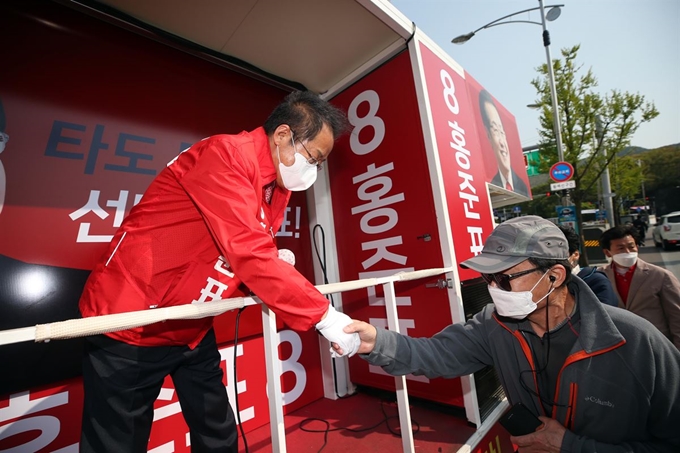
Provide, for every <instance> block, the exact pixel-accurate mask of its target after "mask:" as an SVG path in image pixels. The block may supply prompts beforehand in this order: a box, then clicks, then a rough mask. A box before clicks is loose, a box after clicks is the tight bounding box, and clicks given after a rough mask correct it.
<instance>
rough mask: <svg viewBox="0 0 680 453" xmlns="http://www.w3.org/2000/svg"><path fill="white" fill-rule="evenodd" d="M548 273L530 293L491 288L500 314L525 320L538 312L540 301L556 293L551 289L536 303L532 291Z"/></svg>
mask: <svg viewBox="0 0 680 453" xmlns="http://www.w3.org/2000/svg"><path fill="white" fill-rule="evenodd" d="M547 273H548V272H547V271H546V272H545V274H543V276H542V277H541V278H540V279H538V281H537V282H536V284H535V285H534V286H533V288H531V289H530V290H529V291H505V290H502V289H500V288H498V287H496V286H489V294H490V295H491V299H492V300H493V304H494V305H495V306H496V311H497V312H498V314H499V315H501V316H506V317H508V318H513V319H524V318H526V317H527V316H529V315H530V314H531V313H532V312H533V311H534V310H536V307H537V306H538V303H539V302H540V301H542V300H543V299H545V298H546V297H548V296H549V295H550V294H551V293H552V292H553V291H555V288H550V291H548V293H547V294H546V295H545V296H543V297H541V298H540V299H538V300H537V301H536V302H534V295H533V294H532V293H531V291H533V290H534V288H536V286H538V284H539V283H540V282H541V280H543V277H545V275H546V274H547Z"/></svg>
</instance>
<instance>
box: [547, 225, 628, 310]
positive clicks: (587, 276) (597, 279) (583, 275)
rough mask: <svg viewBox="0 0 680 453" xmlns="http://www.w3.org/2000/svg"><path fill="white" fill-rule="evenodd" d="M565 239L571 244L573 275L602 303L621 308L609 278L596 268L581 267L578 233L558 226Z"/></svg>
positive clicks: (570, 262)
mask: <svg viewBox="0 0 680 453" xmlns="http://www.w3.org/2000/svg"><path fill="white" fill-rule="evenodd" d="M558 228H559V229H560V231H562V234H564V237H565V238H567V243H568V244H569V264H571V273H572V274H574V275H576V276H578V277H579V278H580V279H581V280H583V281H584V282H586V285H588V286H589V287H590V289H591V290H592V291H593V292H594V293H595V295H596V296H597V298H598V299H600V302H602V303H603V304H607V305H611V306H612V307H618V306H619V300H618V299H617V297H616V294H615V293H614V289H613V288H612V284H611V282H610V281H609V279H608V278H607V276H606V275H605V274H604V273H603V272H601V271H599V270H598V269H597V268H596V267H590V266H587V267H583V268H582V267H581V266H580V265H579V264H578V261H579V258H581V252H580V251H579V249H580V248H581V238H579V237H578V234H576V231H574V229H573V228H572V227H567V226H564V225H558Z"/></svg>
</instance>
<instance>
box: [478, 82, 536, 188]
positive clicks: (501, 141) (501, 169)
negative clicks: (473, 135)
mask: <svg viewBox="0 0 680 453" xmlns="http://www.w3.org/2000/svg"><path fill="white" fill-rule="evenodd" d="M479 111H480V112H481V114H482V122H483V123H484V128H485V129H486V136H487V138H488V139H489V142H490V143H491V148H492V149H493V153H494V155H495V156H496V162H497V163H498V172H497V173H496V175H495V176H494V177H493V179H492V180H491V184H493V185H495V186H498V187H502V188H504V189H506V190H509V191H511V192H516V193H518V194H520V195H524V196H525V197H528V196H529V189H528V188H527V185H526V184H524V181H522V178H520V177H519V175H517V173H515V172H514V170H513V169H512V165H511V162H510V149H509V148H508V141H507V139H506V138H505V129H504V128H503V123H502V121H501V116H500V115H499V113H498V109H497V108H496V104H494V102H493V98H492V97H491V95H490V94H489V92H488V91H486V90H482V91H481V92H480V93H479Z"/></svg>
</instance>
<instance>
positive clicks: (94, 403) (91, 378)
mask: <svg viewBox="0 0 680 453" xmlns="http://www.w3.org/2000/svg"><path fill="white" fill-rule="evenodd" d="M167 375H170V376H171V377H172V380H173V383H174V385H175V390H176V391H177V397H178V399H179V403H180V406H181V407H182V414H183V415H184V420H185V421H186V423H187V425H188V426H189V431H190V439H191V451H192V452H201V453H202V452H211V453H237V452H238V435H237V432H236V422H235V419H234V413H233V412H232V410H231V407H230V406H229V400H228V398H227V392H226V389H225V387H224V384H223V383H222V376H223V373H222V369H221V368H220V355H219V352H218V351H217V344H216V342H215V333H214V332H213V331H212V330H211V331H210V332H208V334H207V335H206V336H205V338H204V339H203V340H202V341H201V343H199V345H198V346H197V347H196V348H195V349H193V350H191V349H189V348H188V347H186V346H163V347H139V346H132V345H129V344H126V343H122V342H119V341H115V340H112V339H110V338H108V337H106V336H104V335H98V336H94V337H89V338H88V339H87V340H86V342H85V354H84V357H83V388H84V391H85V401H84V405H83V426H82V432H81V438H80V451H81V452H83V453H108V452H111V453H145V452H146V451H147V447H148V442H149V434H150V432H151V423H152V422H153V403H154V401H155V400H156V398H157V397H158V394H159V393H160V390H161V386H162V384H163V380H164V378H165V376H167Z"/></svg>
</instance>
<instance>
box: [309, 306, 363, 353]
mask: <svg viewBox="0 0 680 453" xmlns="http://www.w3.org/2000/svg"><path fill="white" fill-rule="evenodd" d="M351 323H352V319H351V318H350V317H349V316H347V315H346V314H344V313H340V312H337V311H335V308H333V306H332V305H329V306H328V312H327V313H326V317H325V318H323V319H322V320H321V321H319V322H318V323H317V324H316V329H317V330H318V331H319V332H320V333H321V335H323V336H324V337H326V339H327V340H328V341H330V342H331V343H337V345H338V346H340V349H342V351H343V355H342V356H349V357H352V356H353V355H354V354H356V353H357V351H358V350H359V346H360V345H361V340H360V339H359V334H358V333H345V332H344V331H343V330H342V329H343V328H344V327H345V326H346V325H348V324H351ZM330 351H331V355H332V356H333V357H336V358H337V357H342V356H341V355H338V354H337V353H336V352H335V351H334V350H333V348H331V350H330Z"/></svg>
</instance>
